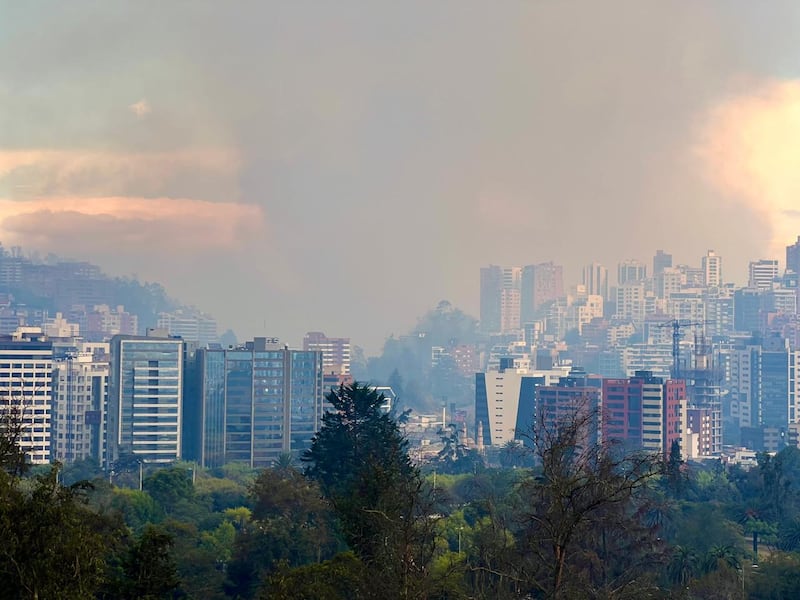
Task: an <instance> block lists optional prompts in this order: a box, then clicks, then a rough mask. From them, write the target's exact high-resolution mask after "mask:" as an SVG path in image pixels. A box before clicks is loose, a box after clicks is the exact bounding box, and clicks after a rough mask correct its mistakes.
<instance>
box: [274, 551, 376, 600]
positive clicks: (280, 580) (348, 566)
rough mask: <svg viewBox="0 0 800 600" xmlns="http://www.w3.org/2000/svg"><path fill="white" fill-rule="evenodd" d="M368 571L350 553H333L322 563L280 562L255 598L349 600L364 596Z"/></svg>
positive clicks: (276, 599)
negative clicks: (292, 564)
mask: <svg viewBox="0 0 800 600" xmlns="http://www.w3.org/2000/svg"><path fill="white" fill-rule="evenodd" d="M369 584H370V583H369V578H368V572H367V570H366V568H365V567H364V563H362V562H361V561H360V560H359V559H358V557H356V556H355V555H354V554H353V553H352V552H343V553H341V554H337V555H336V556H334V557H333V558H332V559H330V560H327V561H325V562H322V563H318V564H313V565H305V566H302V567H295V568H294V569H289V568H288V567H287V566H286V565H282V567H281V568H280V569H278V571H277V572H276V573H275V574H274V575H272V576H271V577H270V578H269V580H268V581H267V584H266V585H265V587H264V589H263V590H262V591H261V593H260V594H259V596H258V597H259V598H264V599H267V598H269V599H270V600H306V599H308V598H314V599H315V600H352V599H354V598H364V597H365V596H366V595H367V593H366V589H367V588H368V586H369Z"/></svg>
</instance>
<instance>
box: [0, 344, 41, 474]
mask: <svg viewBox="0 0 800 600" xmlns="http://www.w3.org/2000/svg"><path fill="white" fill-rule="evenodd" d="M52 375H53V344H52V343H50V342H45V341H39V340H38V339H22V338H21V337H17V339H16V340H13V339H9V338H6V339H4V340H0V412H2V414H4V415H12V416H21V419H22V423H23V425H24V430H23V433H22V439H21V443H20V447H21V449H22V450H23V451H24V452H25V454H26V456H27V458H28V460H29V461H30V462H31V463H32V464H35V465H41V464H47V463H49V462H50V452H51V437H50V432H51V429H50V428H51V416H52V400H53V399H52Z"/></svg>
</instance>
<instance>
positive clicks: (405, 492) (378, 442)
mask: <svg viewBox="0 0 800 600" xmlns="http://www.w3.org/2000/svg"><path fill="white" fill-rule="evenodd" d="M327 400H328V402H329V403H330V404H331V406H332V407H333V409H334V410H333V411H330V412H327V413H326V414H325V415H324V417H323V424H322V428H321V429H320V431H319V432H318V433H317V434H316V435H315V436H314V438H313V440H312V443H311V448H310V449H309V450H308V451H307V452H306V453H305V454H304V456H303V460H304V461H305V462H306V464H307V468H306V474H307V475H308V476H309V477H311V478H312V479H314V480H316V481H318V482H319V484H320V486H321V488H322V491H323V492H324V494H325V496H326V497H327V498H328V499H329V500H330V502H331V504H332V506H333V508H334V511H335V513H336V515H337V517H338V518H339V522H340V524H341V530H342V533H343V534H344V538H345V540H346V541H347V543H348V544H349V546H350V548H351V549H352V550H353V551H354V552H355V553H356V555H357V556H358V557H359V558H360V559H361V560H362V561H363V562H364V564H365V565H366V566H367V568H370V569H378V570H379V571H380V572H382V573H383V574H384V577H383V578H381V581H380V582H378V581H375V582H373V585H372V586H371V592H374V593H375V595H376V596H378V595H380V596H383V597H395V598H411V597H415V596H417V595H418V594H419V593H420V590H421V589H423V588H424V587H425V585H427V584H428V583H429V582H428V578H429V575H430V571H429V568H430V563H431V560H432V557H433V552H434V550H435V535H434V527H435V519H433V518H431V517H432V515H431V507H432V504H433V498H432V490H431V488H430V486H427V485H426V483H425V482H424V480H423V479H422V477H421V476H420V473H419V471H418V470H417V469H416V468H415V467H414V466H413V465H412V464H411V461H410V459H409V457H408V453H407V445H408V443H407V441H406V440H405V439H404V438H403V436H402V434H401V432H400V429H399V426H398V424H397V422H396V421H395V420H394V419H393V418H392V416H391V415H389V414H387V413H385V412H384V411H383V410H382V409H381V405H382V404H383V402H384V397H383V395H382V394H378V393H377V392H376V391H375V390H374V389H372V388H370V387H368V386H363V385H360V384H358V383H353V384H352V385H349V386H344V385H343V386H341V387H339V389H338V390H332V391H331V393H330V394H328V396H327Z"/></svg>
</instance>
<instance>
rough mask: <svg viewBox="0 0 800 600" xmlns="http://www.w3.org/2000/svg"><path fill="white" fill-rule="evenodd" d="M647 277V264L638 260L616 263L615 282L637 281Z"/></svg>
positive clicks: (620, 283)
mask: <svg viewBox="0 0 800 600" xmlns="http://www.w3.org/2000/svg"><path fill="white" fill-rule="evenodd" d="M645 279H647V265H646V264H644V263H642V262H639V261H638V260H633V259H629V260H625V261H622V262H621V263H619V265H617V284H618V285H625V284H628V283H638V282H642V281H644V280H645Z"/></svg>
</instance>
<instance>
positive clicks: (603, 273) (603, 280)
mask: <svg viewBox="0 0 800 600" xmlns="http://www.w3.org/2000/svg"><path fill="white" fill-rule="evenodd" d="M581 283H582V284H583V285H584V286H586V293H587V294H588V295H590V296H591V295H595V296H602V298H603V300H608V299H609V296H608V269H606V268H605V267H604V266H603V265H601V264H600V263H592V264H590V265H587V266H585V267H584V268H583V273H582V277H581Z"/></svg>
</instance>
